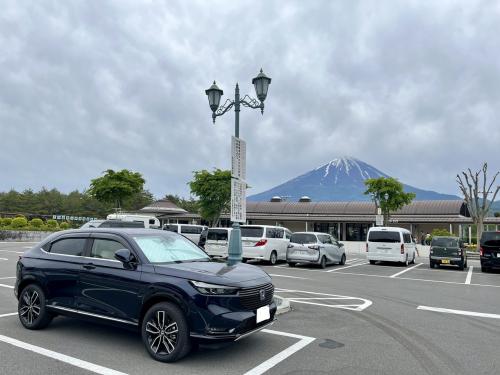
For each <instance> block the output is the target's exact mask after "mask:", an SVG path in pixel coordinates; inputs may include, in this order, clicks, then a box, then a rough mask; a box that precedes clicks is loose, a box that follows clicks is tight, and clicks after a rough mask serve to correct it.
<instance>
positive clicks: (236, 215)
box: [231, 178, 247, 223]
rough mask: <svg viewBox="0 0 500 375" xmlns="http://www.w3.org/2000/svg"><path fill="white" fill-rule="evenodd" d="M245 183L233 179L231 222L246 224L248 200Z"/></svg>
mask: <svg viewBox="0 0 500 375" xmlns="http://www.w3.org/2000/svg"><path fill="white" fill-rule="evenodd" d="M246 188H247V184H246V182H245V181H241V180H238V179H236V178H231V221H232V222H237V223H244V222H246V221H247V200H246Z"/></svg>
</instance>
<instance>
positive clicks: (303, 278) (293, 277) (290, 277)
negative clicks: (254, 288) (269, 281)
mask: <svg viewBox="0 0 500 375" xmlns="http://www.w3.org/2000/svg"><path fill="white" fill-rule="evenodd" d="M269 276H272V277H286V278H289V279H301V280H310V279H308V278H307V277H298V276H290V275H278V274H275V273H270V274H269Z"/></svg>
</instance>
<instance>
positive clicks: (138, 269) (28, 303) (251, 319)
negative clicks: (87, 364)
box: [14, 228, 276, 362]
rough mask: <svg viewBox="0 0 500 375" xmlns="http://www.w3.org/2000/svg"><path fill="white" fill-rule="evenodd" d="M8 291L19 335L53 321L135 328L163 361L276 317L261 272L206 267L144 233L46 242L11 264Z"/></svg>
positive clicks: (183, 243) (68, 235)
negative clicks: (60, 317)
mask: <svg viewBox="0 0 500 375" xmlns="http://www.w3.org/2000/svg"><path fill="white" fill-rule="evenodd" d="M14 291H15V294H16V297H17V298H18V301H19V303H18V312H19V318H20V320H21V323H22V324H23V326H24V327H26V328H28V329H41V328H44V327H46V326H47V325H48V324H49V323H50V321H51V320H52V318H53V317H54V316H56V315H69V316H74V317H82V318H87V319H92V320H99V321H102V322H108V323H111V324H115V325H120V326H125V327H132V328H138V329H140V331H141V334H142V339H143V341H144V344H145V346H146V349H147V351H148V353H149V354H150V355H151V356H152V357H153V358H154V359H156V360H159V361H163V362H173V361H176V360H178V359H180V358H182V357H183V356H185V355H186V354H187V353H188V352H189V351H190V348H191V346H192V344H193V343H197V342H199V341H204V342H221V341H235V340H238V339H241V338H243V337H245V336H247V335H249V334H251V333H253V332H256V331H258V330H260V329H262V328H264V327H266V326H267V325H269V324H271V323H272V322H273V321H274V315H275V313H276V304H275V303H274V301H273V292H274V287H273V285H272V283H271V278H270V277H269V275H268V274H267V273H265V272H264V271H262V270H261V269H260V268H258V267H255V266H251V265H247V264H238V265H236V266H227V265H226V264H224V263H218V262H213V261H211V260H210V258H209V257H208V255H207V254H206V253H205V252H204V251H203V250H201V249H200V248H199V247H197V246H196V245H194V244H193V243H192V242H191V241H189V240H187V239H185V238H184V237H182V236H181V235H178V234H176V233H172V232H167V231H161V230H152V229H112V228H107V229H85V230H72V231H64V232H59V233H57V234H54V235H52V236H50V237H49V238H47V239H46V240H44V241H42V242H41V243H40V244H38V245H37V246H35V247H34V248H32V249H31V250H28V251H27V252H26V253H25V254H24V255H23V256H22V257H21V258H20V260H19V262H18V263H17V280H16V286H15V289H14Z"/></svg>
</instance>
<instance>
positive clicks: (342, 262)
mask: <svg viewBox="0 0 500 375" xmlns="http://www.w3.org/2000/svg"><path fill="white" fill-rule="evenodd" d="M344 264H345V254H342V258H340V263H339V265H341V266H343V265H344Z"/></svg>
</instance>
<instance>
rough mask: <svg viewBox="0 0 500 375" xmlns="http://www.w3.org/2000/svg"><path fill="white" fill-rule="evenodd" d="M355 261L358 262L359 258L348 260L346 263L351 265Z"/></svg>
mask: <svg viewBox="0 0 500 375" xmlns="http://www.w3.org/2000/svg"><path fill="white" fill-rule="evenodd" d="M355 260H358V258H352V259H348V260H346V261H345V262H346V263H348V264H349V263H352V262H354V261H355Z"/></svg>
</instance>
